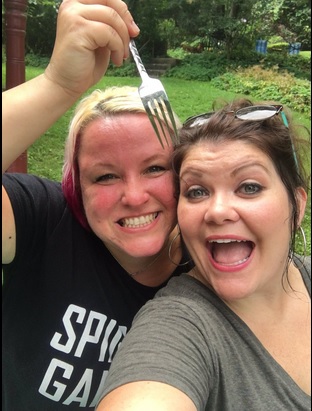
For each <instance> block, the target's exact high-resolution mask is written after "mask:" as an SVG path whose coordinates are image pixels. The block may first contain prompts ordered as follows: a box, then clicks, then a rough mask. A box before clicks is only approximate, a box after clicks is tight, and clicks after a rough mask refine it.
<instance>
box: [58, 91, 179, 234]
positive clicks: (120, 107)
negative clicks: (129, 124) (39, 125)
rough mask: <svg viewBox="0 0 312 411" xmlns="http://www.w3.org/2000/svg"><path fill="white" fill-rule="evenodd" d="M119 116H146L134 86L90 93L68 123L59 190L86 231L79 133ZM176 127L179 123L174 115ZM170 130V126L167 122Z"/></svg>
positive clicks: (87, 226)
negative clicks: (106, 118) (99, 119)
mask: <svg viewBox="0 0 312 411" xmlns="http://www.w3.org/2000/svg"><path fill="white" fill-rule="evenodd" d="M120 113H146V112H145V109H144V106H143V104H142V101H141V98H140V96H139V93H138V89H137V88H136V87H130V86H124V87H109V88H107V89H105V90H94V91H93V92H92V93H91V94H90V95H88V96H87V97H85V98H83V99H82V100H81V101H80V103H79V104H78V105H77V107H76V109H75V112H74V116H73V118H72V120H71V122H70V124H69V132H68V136H67V140H66V145H65V155H64V166H63V177H62V188H63V193H64V196H65V198H66V201H67V203H68V205H69V207H70V208H71V210H72V212H73V213H74V215H75V216H76V218H77V219H78V221H79V222H80V223H81V224H82V225H83V226H84V227H86V228H89V225H88V222H87V219H86V217H85V213H84V208H83V203H82V196H81V188H80V183H79V167H78V159H77V157H78V151H79V144H80V139H81V135H82V132H83V130H84V128H85V127H86V126H87V125H88V124H89V123H90V122H91V121H93V120H95V119H97V118H101V117H104V118H105V117H111V116H114V115H117V114H120ZM174 117H175V120H176V123H177V125H178V128H179V126H180V121H179V119H178V118H177V116H176V115H175V114H174ZM169 126H170V128H171V123H169Z"/></svg>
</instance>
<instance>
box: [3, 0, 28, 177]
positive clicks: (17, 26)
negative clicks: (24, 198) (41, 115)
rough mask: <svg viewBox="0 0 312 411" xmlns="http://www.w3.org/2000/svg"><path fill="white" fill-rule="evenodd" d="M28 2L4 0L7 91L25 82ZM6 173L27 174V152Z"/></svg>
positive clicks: (25, 0) (24, 0)
mask: <svg viewBox="0 0 312 411" xmlns="http://www.w3.org/2000/svg"><path fill="white" fill-rule="evenodd" d="M27 4H28V0H4V7H5V31H6V85H5V88H6V89H9V88H12V87H15V86H17V85H18V84H21V83H24V82H25V37H26V9H27ZM7 171H10V172H16V173H27V152H24V153H22V154H21V155H20V156H19V157H18V158H17V159H16V160H15V161H14V162H13V163H12V164H11V165H10V167H9V168H8V170H7Z"/></svg>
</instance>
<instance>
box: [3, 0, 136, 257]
mask: <svg viewBox="0 0 312 411" xmlns="http://www.w3.org/2000/svg"><path fill="white" fill-rule="evenodd" d="M138 33H139V29H138V28H137V26H136V25H135V23H134V22H133V18H132V16H131V14H130V13H129V11H128V8H127V5H126V4H125V3H124V2H123V1H121V0H63V2H62V4H61V6H60V9H59V13H58V19H57V32H56V40H55V45H54V49H53V53H52V57H51V60H50V63H49V65H48V67H47V68H46V70H45V72H44V73H43V74H42V75H40V76H38V77H36V78H34V79H33V80H30V81H27V82H25V83H23V84H20V85H18V86H17V87H14V88H12V89H10V90H7V91H5V92H3V93H2V172H3V173H4V172H5V171H6V170H7V169H8V167H9V166H10V165H11V164H12V162H13V161H14V160H16V158H17V157H18V156H19V155H20V154H22V153H23V152H24V151H25V150H26V149H27V148H28V147H29V146H31V145H32V144H33V143H34V142H35V141H36V140H37V139H38V138H39V137H40V136H41V135H42V134H43V133H44V132H45V131H46V130H47V129H48V128H49V127H50V126H51V125H52V124H53V123H54V122H55V121H56V120H58V119H59V118H60V117H61V116H62V115H63V114H64V113H65V112H66V111H67V110H68V109H69V108H70V107H71V106H72V105H73V104H74V103H75V101H76V100H77V99H78V98H79V97H80V96H81V95H82V94H83V93H84V92H85V91H87V90H88V89H89V88H90V87H91V86H93V85H94V84H96V83H97V82H98V81H99V80H100V79H101V77H102V76H103V74H104V73H105V72H106V69H107V67H108V64H109V61H110V59H111V60H112V62H113V63H114V64H115V65H118V66H119V65H121V64H122V62H123V59H124V58H126V57H128V54H129V51H128V46H129V39H130V37H135V36H137V35H138ZM15 243H16V241H15V221H14V216H13V211H12V207H11V203H10V200H9V198H8V196H7V193H6V191H5V190H4V188H2V262H3V263H9V262H11V261H12V260H13V258H14V256H15Z"/></svg>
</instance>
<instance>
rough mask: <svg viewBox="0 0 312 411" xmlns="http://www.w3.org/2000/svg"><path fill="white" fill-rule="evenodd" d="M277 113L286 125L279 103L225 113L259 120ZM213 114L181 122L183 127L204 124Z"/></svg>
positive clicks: (204, 114)
mask: <svg viewBox="0 0 312 411" xmlns="http://www.w3.org/2000/svg"><path fill="white" fill-rule="evenodd" d="M279 113H281V116H282V119H283V122H284V124H285V126H286V127H288V122H287V118H286V116H285V113H284V112H283V106H281V105H276V106H275V105H274V106H273V105H272V106H250V107H244V108H240V109H239V110H237V111H228V112H227V113H226V114H233V116H234V117H235V118H238V119H240V120H249V121H260V120H266V119H268V118H271V117H273V116H275V115H276V114H279ZM213 114H214V112H210V113H203V114H198V115H197V116H192V117H189V118H188V119H186V120H185V122H184V123H183V127H195V126H201V125H202V124H205V123H206V122H207V121H208V120H209V118H210V117H211V116H212V115H213Z"/></svg>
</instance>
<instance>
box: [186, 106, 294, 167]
mask: <svg viewBox="0 0 312 411" xmlns="http://www.w3.org/2000/svg"><path fill="white" fill-rule="evenodd" d="M213 114H215V113H214V112H210V113H203V114H198V115H197V116H192V117H189V118H188V119H186V120H185V122H184V123H183V127H196V126H201V125H203V124H205V123H207V122H208V121H209V118H210V117H211V116H212V115H213ZM226 114H232V115H233V116H234V117H235V118H238V119H239V120H248V121H261V120H267V119H268V118H271V117H273V116H275V115H277V114H281V116H282V120H283V123H284V125H285V126H286V127H287V128H288V121H287V118H286V115H285V113H284V111H283V106H282V105H268V106H266V105H263V106H250V107H243V108H240V109H239V110H237V111H227V112H226ZM291 145H292V150H293V156H294V160H295V163H296V167H297V170H298V171H299V166H298V160H297V156H296V152H295V147H294V144H293V142H292V141H291Z"/></svg>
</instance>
